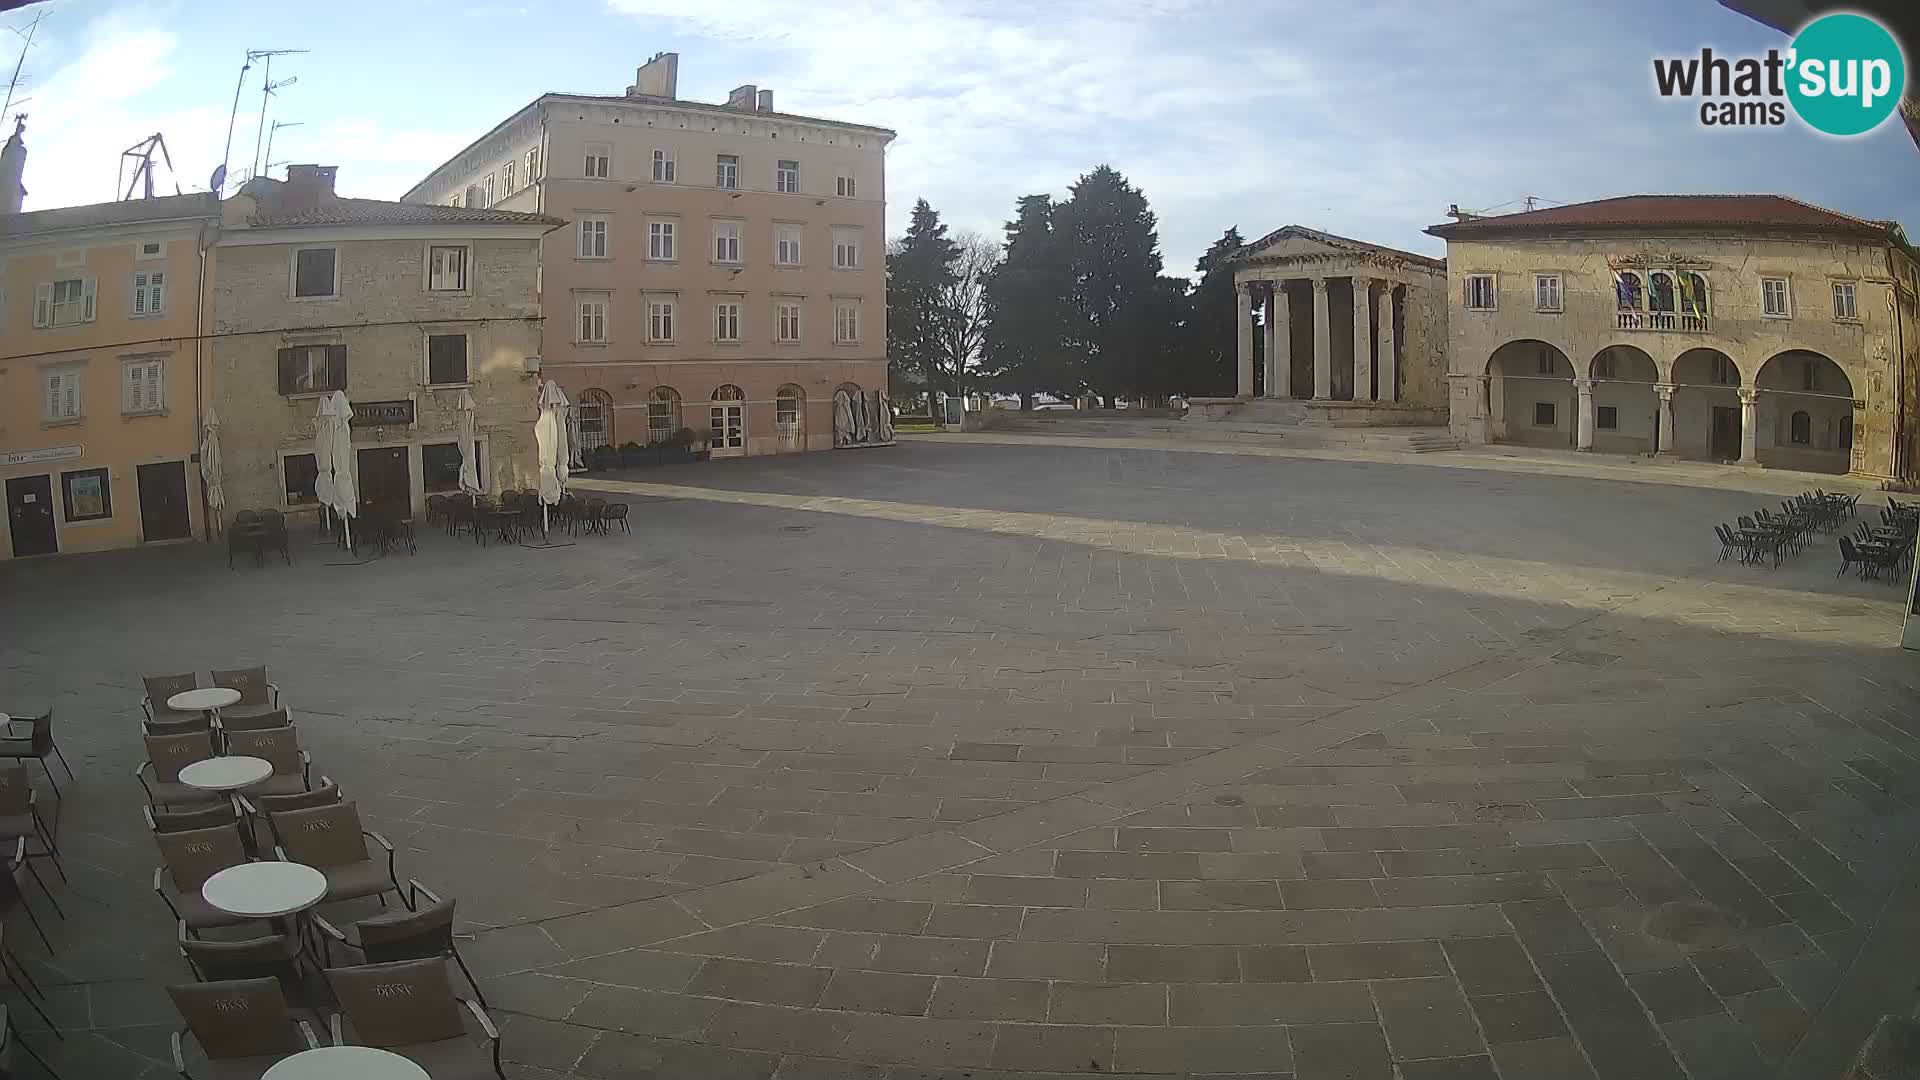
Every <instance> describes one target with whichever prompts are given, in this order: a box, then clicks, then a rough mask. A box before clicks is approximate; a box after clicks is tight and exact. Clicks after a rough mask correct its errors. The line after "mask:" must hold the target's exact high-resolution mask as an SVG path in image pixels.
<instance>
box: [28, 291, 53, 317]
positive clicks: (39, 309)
mask: <svg viewBox="0 0 1920 1080" xmlns="http://www.w3.org/2000/svg"><path fill="white" fill-rule="evenodd" d="M52 321H53V282H51V281H49V282H47V283H46V284H44V285H35V286H34V287H33V325H35V326H45V325H47V324H48V323H50V322H52Z"/></svg>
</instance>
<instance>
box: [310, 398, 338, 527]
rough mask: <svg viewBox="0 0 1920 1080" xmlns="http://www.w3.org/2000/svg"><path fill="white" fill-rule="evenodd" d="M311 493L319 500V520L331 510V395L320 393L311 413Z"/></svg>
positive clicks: (324, 518) (325, 518)
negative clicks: (317, 403) (316, 405)
mask: <svg viewBox="0 0 1920 1080" xmlns="http://www.w3.org/2000/svg"><path fill="white" fill-rule="evenodd" d="M313 469H314V474H313V495H314V497H315V498H316V499H319V500H320V521H321V524H323V525H324V524H326V521H327V517H328V515H330V514H331V513H332V512H333V395H332V394H322V395H320V407H319V408H318V409H315V410H314V413H313Z"/></svg>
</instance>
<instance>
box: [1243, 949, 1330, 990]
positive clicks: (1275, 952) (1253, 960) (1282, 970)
mask: <svg viewBox="0 0 1920 1080" xmlns="http://www.w3.org/2000/svg"><path fill="white" fill-rule="evenodd" d="M1240 976H1241V978H1242V979H1244V980H1246V981H1247V982H1250V983H1275V982H1311V981H1313V969H1312V967H1311V966H1310V965H1309V964H1308V962H1307V950H1306V949H1305V948H1304V947H1302V946H1299V945H1245V946H1242V947H1241V949H1240Z"/></svg>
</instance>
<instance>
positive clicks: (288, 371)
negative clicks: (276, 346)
mask: <svg viewBox="0 0 1920 1080" xmlns="http://www.w3.org/2000/svg"><path fill="white" fill-rule="evenodd" d="M295 352H296V350H293V349H281V350H280V393H281V395H282V396H285V395H287V394H291V393H293V365H294V355H295Z"/></svg>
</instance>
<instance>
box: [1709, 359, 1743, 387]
mask: <svg viewBox="0 0 1920 1080" xmlns="http://www.w3.org/2000/svg"><path fill="white" fill-rule="evenodd" d="M1709 377H1710V378H1711V379H1713V381H1714V383H1715V385H1718V386H1738V385H1740V372H1739V371H1738V370H1737V369H1735V368H1734V366H1733V361H1732V360H1729V359H1727V358H1726V357H1724V356H1716V357H1714V358H1713V370H1712V374H1711V375H1710V376H1709Z"/></svg>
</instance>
